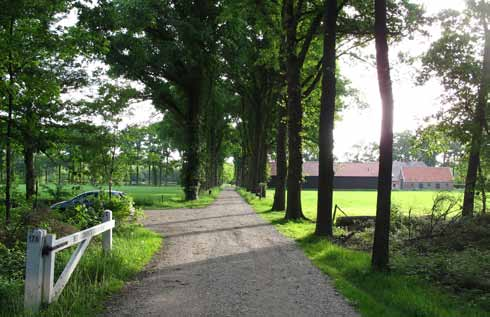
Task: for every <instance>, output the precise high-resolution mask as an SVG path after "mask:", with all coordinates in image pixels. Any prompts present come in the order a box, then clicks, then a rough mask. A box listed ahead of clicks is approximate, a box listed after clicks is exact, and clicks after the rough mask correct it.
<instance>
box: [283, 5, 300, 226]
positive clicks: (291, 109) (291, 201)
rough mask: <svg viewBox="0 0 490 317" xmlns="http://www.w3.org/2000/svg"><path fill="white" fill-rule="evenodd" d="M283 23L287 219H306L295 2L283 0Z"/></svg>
mask: <svg viewBox="0 0 490 317" xmlns="http://www.w3.org/2000/svg"><path fill="white" fill-rule="evenodd" d="M284 3H285V4H284V5H285V10H284V14H285V16H284V22H285V28H286V54H287V61H286V80H287V94H288V102H287V112H288V141H289V143H288V153H289V162H288V176H287V187H288V190H287V208H286V219H301V218H304V215H303V211H302V209H301V181H302V169H303V158H302V140H301V132H302V120H303V109H302V107H301V84H300V72H301V64H300V61H299V59H298V56H297V54H296V43H297V34H296V27H297V18H296V16H295V10H294V1H293V0H284Z"/></svg>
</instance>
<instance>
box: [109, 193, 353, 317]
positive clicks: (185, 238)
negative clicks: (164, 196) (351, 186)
mask: <svg viewBox="0 0 490 317" xmlns="http://www.w3.org/2000/svg"><path fill="white" fill-rule="evenodd" d="M146 215H147V217H146V219H145V221H144V223H145V225H146V226H147V227H148V228H150V229H152V230H154V231H156V232H158V233H161V234H162V235H163V236H164V237H165V241H164V247H163V248H162V249H161V250H160V251H159V252H158V253H157V254H156V255H155V256H154V258H153V259H152V261H151V262H150V264H149V265H148V266H147V267H146V268H145V270H144V271H143V272H142V273H141V274H139V275H138V276H137V278H136V279H135V280H134V281H132V282H130V283H129V284H127V285H126V286H125V287H124V289H123V291H122V292H121V293H120V294H118V295H116V296H114V297H113V298H111V300H110V301H109V303H108V305H107V309H106V312H105V315H106V316H336V317H337V316H358V314H357V313H356V312H355V310H354V309H353V308H352V307H351V306H349V304H348V303H347V302H346V301H345V299H344V298H342V297H341V296H340V295H339V294H338V293H337V292H336V291H335V290H334V289H333V287H332V286H331V283H330V281H329V279H328V277H327V276H325V275H324V274H322V273H321V272H320V271H319V270H318V269H317V268H316V267H314V266H313V264H312V263H311V262H310V260H309V259H307V258H306V256H305V255H304V254H303V252H302V251H301V250H300V249H299V248H298V246H297V245H296V244H295V242H294V241H292V240H290V239H288V238H286V237H284V236H283V235H281V234H280V233H278V232H277V231H276V230H275V229H274V227H273V226H271V225H270V224H269V223H267V222H266V221H265V220H263V219H261V218H260V217H259V216H257V214H256V213H255V212H254V211H253V210H252V209H251V207H250V206H249V205H248V204H246V203H245V202H244V201H243V199H242V198H241V197H240V196H239V195H238V194H237V193H236V192H235V191H233V190H231V189H228V190H224V191H223V192H222V193H221V194H220V196H219V198H218V199H217V200H216V201H215V202H214V203H213V204H212V205H210V206H209V207H207V208H203V209H176V210H160V211H147V212H146Z"/></svg>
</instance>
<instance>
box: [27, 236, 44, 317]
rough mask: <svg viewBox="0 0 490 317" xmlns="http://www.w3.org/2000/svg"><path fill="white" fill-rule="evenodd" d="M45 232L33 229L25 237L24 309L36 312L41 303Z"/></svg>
mask: <svg viewBox="0 0 490 317" xmlns="http://www.w3.org/2000/svg"><path fill="white" fill-rule="evenodd" d="M45 237H46V230H43V229H34V230H32V231H30V232H29V234H28V235H27V258H26V276H25V289H24V308H25V309H26V310H28V311H30V312H38V311H39V307H40V306H41V302H42V281H43V256H42V253H43V247H44V239H45Z"/></svg>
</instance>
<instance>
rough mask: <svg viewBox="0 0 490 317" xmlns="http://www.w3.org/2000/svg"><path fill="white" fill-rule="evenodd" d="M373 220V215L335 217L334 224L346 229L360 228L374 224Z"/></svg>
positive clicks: (374, 218) (374, 219)
mask: <svg viewBox="0 0 490 317" xmlns="http://www.w3.org/2000/svg"><path fill="white" fill-rule="evenodd" d="M375 221H376V217H375V216H349V217H337V220H336V222H335V225H336V226H337V227H345V228H347V229H348V230H362V229H365V228H368V227H372V226H374V223H375Z"/></svg>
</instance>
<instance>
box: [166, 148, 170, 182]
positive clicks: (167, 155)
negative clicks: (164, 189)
mask: <svg viewBox="0 0 490 317" xmlns="http://www.w3.org/2000/svg"><path fill="white" fill-rule="evenodd" d="M169 156H170V154H169V153H168V152H167V153H166V156H165V186H167V185H168V157H169Z"/></svg>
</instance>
